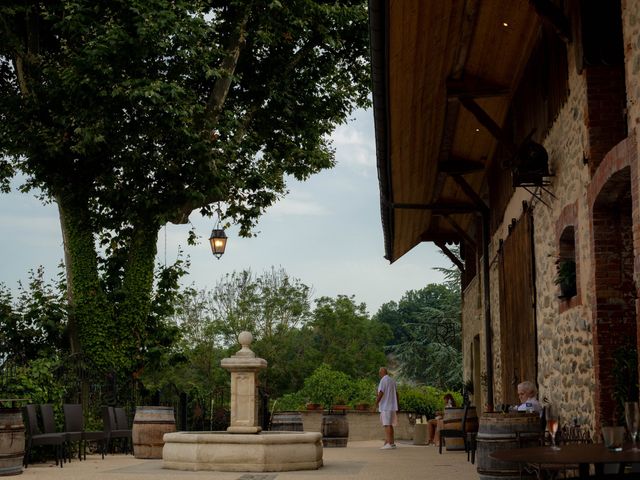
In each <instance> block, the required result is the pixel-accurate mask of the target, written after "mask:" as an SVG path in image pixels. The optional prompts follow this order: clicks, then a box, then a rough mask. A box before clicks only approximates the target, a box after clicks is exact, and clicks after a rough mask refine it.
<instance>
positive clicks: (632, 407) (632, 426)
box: [624, 402, 640, 452]
mask: <svg viewBox="0 0 640 480" xmlns="http://www.w3.org/2000/svg"><path fill="white" fill-rule="evenodd" d="M624 418H625V420H626V421H627V429H628V430H629V436H630V437H631V442H632V443H633V447H632V448H631V450H633V451H636V452H637V451H638V447H636V437H637V435H638V424H639V423H640V409H638V402H624Z"/></svg>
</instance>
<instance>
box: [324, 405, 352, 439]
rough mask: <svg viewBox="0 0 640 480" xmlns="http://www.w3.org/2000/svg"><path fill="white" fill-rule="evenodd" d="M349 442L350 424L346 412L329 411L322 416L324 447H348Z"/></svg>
mask: <svg viewBox="0 0 640 480" xmlns="http://www.w3.org/2000/svg"><path fill="white" fill-rule="evenodd" d="M348 440H349V423H348V422H347V415H346V412H344V411H343V412H341V413H340V412H337V411H329V413H324V414H323V415H322V446H323V447H346V446H347V441H348Z"/></svg>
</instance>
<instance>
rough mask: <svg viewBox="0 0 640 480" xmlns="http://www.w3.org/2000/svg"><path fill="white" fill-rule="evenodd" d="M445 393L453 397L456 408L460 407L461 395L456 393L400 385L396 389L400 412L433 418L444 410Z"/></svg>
mask: <svg viewBox="0 0 640 480" xmlns="http://www.w3.org/2000/svg"><path fill="white" fill-rule="evenodd" d="M445 393H450V394H451V395H453V398H454V400H455V401H456V405H457V406H461V405H462V395H461V394H460V393H458V392H452V391H450V390H448V391H445V390H440V389H438V388H435V387H430V386H415V387H414V386H409V385H400V386H399V387H398V394H399V396H400V410H403V411H407V412H414V413H416V414H417V415H425V416H426V417H427V418H433V417H435V414H436V412H438V411H440V412H441V411H442V410H444V400H443V397H444V395H445Z"/></svg>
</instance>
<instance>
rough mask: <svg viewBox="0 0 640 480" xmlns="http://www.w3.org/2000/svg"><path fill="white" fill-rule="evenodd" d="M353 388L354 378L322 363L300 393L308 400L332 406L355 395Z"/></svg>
mask: <svg viewBox="0 0 640 480" xmlns="http://www.w3.org/2000/svg"><path fill="white" fill-rule="evenodd" d="M353 389H354V386H353V380H352V379H351V377H349V375H347V374H346V373H343V372H339V371H337V370H332V369H331V367H329V366H328V365H326V364H322V365H321V366H319V367H318V368H316V370H315V371H314V372H313V373H312V374H311V376H310V377H307V378H306V379H305V381H304V387H303V388H302V390H301V391H300V392H299V393H301V394H302V396H303V397H304V398H305V399H306V400H307V401H308V402H312V403H319V404H321V405H322V406H323V407H324V408H330V407H331V405H334V404H336V403H346V402H348V401H349V399H351V398H352V397H353Z"/></svg>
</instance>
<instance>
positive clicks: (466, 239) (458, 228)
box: [441, 214, 477, 249]
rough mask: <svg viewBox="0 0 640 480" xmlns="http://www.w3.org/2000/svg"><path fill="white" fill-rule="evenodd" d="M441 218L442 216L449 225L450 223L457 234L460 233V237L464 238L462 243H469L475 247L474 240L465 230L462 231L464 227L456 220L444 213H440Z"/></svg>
mask: <svg viewBox="0 0 640 480" xmlns="http://www.w3.org/2000/svg"><path fill="white" fill-rule="evenodd" d="M441 218H443V219H444V220H445V221H446V222H447V223H448V224H449V225H451V227H452V228H453V229H454V230H455V231H456V232H457V233H458V235H460V237H461V238H462V239H463V240H464V243H466V244H467V245H469V246H470V247H472V248H474V249H475V248H477V244H476V241H475V240H474V239H473V238H471V237H470V236H469V235H468V234H467V232H465V231H464V229H463V228H462V227H461V226H460V225H458V222H456V221H455V220H454V219H453V218H451V217H450V216H449V215H447V214H444V215H441Z"/></svg>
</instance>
